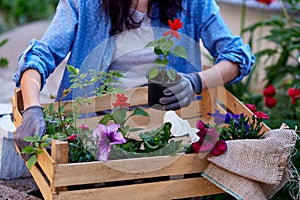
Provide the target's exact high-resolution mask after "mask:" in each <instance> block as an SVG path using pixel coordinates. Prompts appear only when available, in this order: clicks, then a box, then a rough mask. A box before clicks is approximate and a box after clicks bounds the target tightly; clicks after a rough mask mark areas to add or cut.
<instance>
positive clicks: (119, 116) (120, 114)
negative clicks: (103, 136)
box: [112, 109, 126, 125]
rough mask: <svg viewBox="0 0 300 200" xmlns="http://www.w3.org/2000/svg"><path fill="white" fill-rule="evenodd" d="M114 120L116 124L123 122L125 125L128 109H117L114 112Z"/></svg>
mask: <svg viewBox="0 0 300 200" xmlns="http://www.w3.org/2000/svg"><path fill="white" fill-rule="evenodd" d="M112 117H113V120H114V122H115V123H116V124H121V125H123V124H124V122H125V119H126V111H125V110H122V109H116V110H115V111H114V112H113V115H112Z"/></svg>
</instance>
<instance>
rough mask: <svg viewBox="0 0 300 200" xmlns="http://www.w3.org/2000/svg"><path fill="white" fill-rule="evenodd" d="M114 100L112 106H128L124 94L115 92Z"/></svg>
mask: <svg viewBox="0 0 300 200" xmlns="http://www.w3.org/2000/svg"><path fill="white" fill-rule="evenodd" d="M116 98H117V99H116V102H115V103H113V106H114V107H121V108H124V107H129V106H130V103H128V102H127V100H128V98H127V97H125V95H124V94H116Z"/></svg>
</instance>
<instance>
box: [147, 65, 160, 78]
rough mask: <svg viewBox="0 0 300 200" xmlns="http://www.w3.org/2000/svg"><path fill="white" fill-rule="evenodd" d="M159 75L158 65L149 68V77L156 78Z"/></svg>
mask: <svg viewBox="0 0 300 200" xmlns="http://www.w3.org/2000/svg"><path fill="white" fill-rule="evenodd" d="M157 75H158V69H157V67H152V68H151V69H150V70H149V74H148V77H149V79H153V78H155V77H156V76H157Z"/></svg>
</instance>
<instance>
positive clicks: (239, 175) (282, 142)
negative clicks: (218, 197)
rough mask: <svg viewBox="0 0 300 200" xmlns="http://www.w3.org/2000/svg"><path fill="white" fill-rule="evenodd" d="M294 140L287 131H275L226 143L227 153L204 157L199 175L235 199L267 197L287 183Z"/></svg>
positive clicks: (294, 134)
mask: <svg viewBox="0 0 300 200" xmlns="http://www.w3.org/2000/svg"><path fill="white" fill-rule="evenodd" d="M296 141H297V134H296V132H295V131H294V130H290V129H275V130H271V131H269V132H267V133H265V134H264V135H263V137H262V138H261V139H251V140H232V141H227V145H228V148H227V151H226V152H225V153H224V154H222V155H220V156H215V157H208V161H209V162H210V163H211V164H209V166H208V167H207V168H206V169H205V170H204V172H203V176H204V177H205V178H207V179H208V180H210V181H211V182H213V183H215V184H216V185H217V186H219V187H220V188H222V189H223V190H224V191H226V192H228V193H230V194H231V195H233V196H235V197H236V198H237V199H267V198H271V196H273V195H274V194H275V192H277V191H278V190H279V189H280V188H281V187H282V186H283V185H284V184H285V183H286V181H287V180H288V178H289V177H286V175H287V173H285V171H286V170H287V162H288V160H289V159H290V155H291V152H292V150H293V149H294V147H295V143H296Z"/></svg>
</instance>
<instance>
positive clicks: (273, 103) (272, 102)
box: [265, 97, 277, 108]
mask: <svg viewBox="0 0 300 200" xmlns="http://www.w3.org/2000/svg"><path fill="white" fill-rule="evenodd" d="M276 104H277V99H275V98H274V97H266V98H265V105H266V106H267V107H268V108H273V107H274V106H276Z"/></svg>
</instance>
